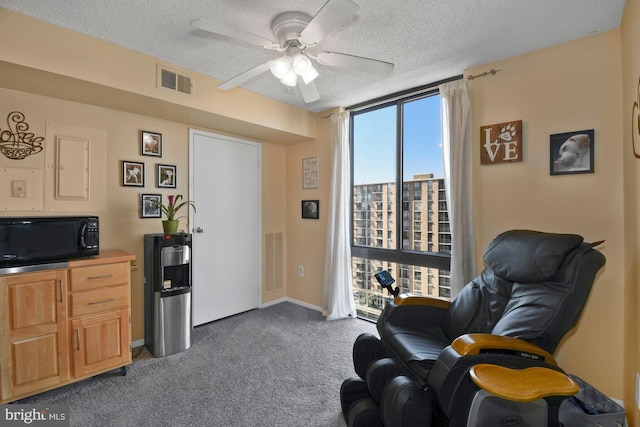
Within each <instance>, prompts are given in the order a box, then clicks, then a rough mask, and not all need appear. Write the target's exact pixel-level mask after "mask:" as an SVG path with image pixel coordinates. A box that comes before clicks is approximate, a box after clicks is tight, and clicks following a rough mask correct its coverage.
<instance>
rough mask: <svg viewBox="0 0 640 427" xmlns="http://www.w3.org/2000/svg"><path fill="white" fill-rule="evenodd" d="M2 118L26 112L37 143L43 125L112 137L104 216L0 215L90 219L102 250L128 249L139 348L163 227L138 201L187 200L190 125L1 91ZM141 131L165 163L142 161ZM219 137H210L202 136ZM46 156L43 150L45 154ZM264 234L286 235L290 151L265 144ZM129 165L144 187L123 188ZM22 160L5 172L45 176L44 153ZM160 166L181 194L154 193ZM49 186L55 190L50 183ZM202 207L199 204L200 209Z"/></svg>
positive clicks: (69, 207)
mask: <svg viewBox="0 0 640 427" xmlns="http://www.w3.org/2000/svg"><path fill="white" fill-rule="evenodd" d="M0 99H2V104H0V117H2V118H5V117H7V115H8V114H9V113H10V112H12V111H21V112H23V113H24V114H25V115H26V121H27V123H29V125H30V131H32V132H33V133H34V134H35V135H43V136H44V134H45V122H47V121H49V122H56V123H64V124H71V125H77V126H83V127H88V128H95V129H101V130H105V131H106V133H107V144H108V149H107V165H106V166H107V185H106V189H105V190H106V194H107V209H106V210H105V211H96V212H87V211H81V212H79V211H77V210H76V209H74V206H73V202H68V203H67V204H66V206H65V209H66V211H65V212H52V211H47V212H42V211H40V212H38V211H35V212H34V211H6V210H5V209H9V208H10V207H11V206H10V203H9V201H7V200H2V201H0V215H3V216H19V215H34V216H39V215H56V214H90V215H98V216H99V218H100V239H101V241H100V248H101V249H116V248H117V249H123V250H126V251H129V252H131V253H133V254H134V255H135V256H136V264H137V265H138V266H139V268H138V269H137V270H135V271H133V272H132V291H131V294H132V295H131V296H132V319H131V323H132V325H131V327H132V337H133V340H134V341H136V340H140V339H142V338H143V337H144V299H143V298H144V286H143V278H144V272H143V268H142V267H143V252H144V250H143V235H144V234H146V233H161V232H162V226H161V223H160V219H153V218H146V219H141V218H140V214H139V207H140V202H139V198H140V194H141V193H154V194H162V195H163V198H164V200H165V201H166V196H167V195H169V194H183V195H184V196H188V194H189V188H188V180H189V167H188V166H189V164H188V162H189V159H188V153H189V125H188V124H185V123H178V122H172V121H168V120H160V119H156V118H153V117H148V116H141V115H137V114H131V113H125V112H121V111H116V110H110V109H106V108H102V107H95V106H90V105H86V104H79V103H76V102H70V101H64V100H59V99H55V98H50V97H45V96H41V95H34V94H29V93H24V92H18V91H13V90H8V89H1V88H0ZM140 130H149V131H153V132H158V133H161V134H162V137H163V147H162V148H163V150H162V157H161V158H156V157H148V156H141V155H140V148H139V147H140V145H139V140H140V136H139V133H140ZM205 130H210V131H215V130H212V129H205ZM45 149H46V148H45ZM262 159H263V162H262V164H263V170H262V200H263V209H262V210H263V215H262V228H263V231H264V232H265V233H266V232H284V231H285V228H286V215H285V208H286V206H285V202H284V201H285V196H286V193H285V192H284V191H283V188H284V187H285V179H286V178H285V170H286V163H285V159H286V156H285V147H284V146H280V145H276V144H271V143H263V144H262ZM122 160H130V161H136V162H144V163H145V167H146V174H145V175H146V182H145V186H144V188H142V187H123V186H122V185H121V183H122V175H121V170H122V169H121V161H122ZM19 162H20V161H17V160H9V159H7V158H5V157H4V156H1V157H0V167H3V166H10V167H17V166H22V167H26V166H27V164H28V167H29V168H34V169H38V168H44V152H43V153H40V154H36V155H33V156H31V157H28V158H27V160H25V161H24V162H27V164H23V163H19ZM157 163H162V164H171V165H176V167H177V180H176V183H177V188H176V189H165V188H162V189H160V188H156V185H155V176H156V174H155V165H156V164H157ZM49 184H50V183H49ZM196 203H197V201H196ZM180 228H181V229H187V224H186V222H185V219H182V220H181V221H180ZM285 285H286V284H285V283H283V284H282V288H281V289H280V290H279V291H278V292H275V293H273V292H272V293H265V294H264V295H263V297H264V298H263V300H264V301H265V302H266V301H269V300H271V299H274V298H278V297H279V298H282V297H284V292H285Z"/></svg>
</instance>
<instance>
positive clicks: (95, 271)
mask: <svg viewBox="0 0 640 427" xmlns="http://www.w3.org/2000/svg"><path fill="white" fill-rule="evenodd" d="M128 282H129V263H128V262H121V263H117V264H104V265H93V266H90V267H76V268H72V269H71V291H72V292H75V291H83V290H86V289H95V288H102V287H104V286H111V285H122V284H126V283H128Z"/></svg>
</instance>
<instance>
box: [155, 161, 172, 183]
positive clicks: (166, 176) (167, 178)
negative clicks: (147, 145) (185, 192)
mask: <svg viewBox="0 0 640 427" xmlns="http://www.w3.org/2000/svg"><path fill="white" fill-rule="evenodd" d="M157 179H158V182H157V183H156V187H158V188H176V167H175V166H174V165H158V173H157Z"/></svg>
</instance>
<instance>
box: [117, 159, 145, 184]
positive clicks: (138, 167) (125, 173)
mask: <svg viewBox="0 0 640 427" xmlns="http://www.w3.org/2000/svg"><path fill="white" fill-rule="evenodd" d="M122 185H124V186H125V187H144V163H142V162H130V161H128V160H123V161H122Z"/></svg>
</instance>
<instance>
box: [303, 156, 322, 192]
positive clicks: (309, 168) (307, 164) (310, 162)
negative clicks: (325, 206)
mask: <svg viewBox="0 0 640 427" xmlns="http://www.w3.org/2000/svg"><path fill="white" fill-rule="evenodd" d="M302 188H303V189H305V190H306V189H309V188H318V158H317V157H309V158H306V159H302Z"/></svg>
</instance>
